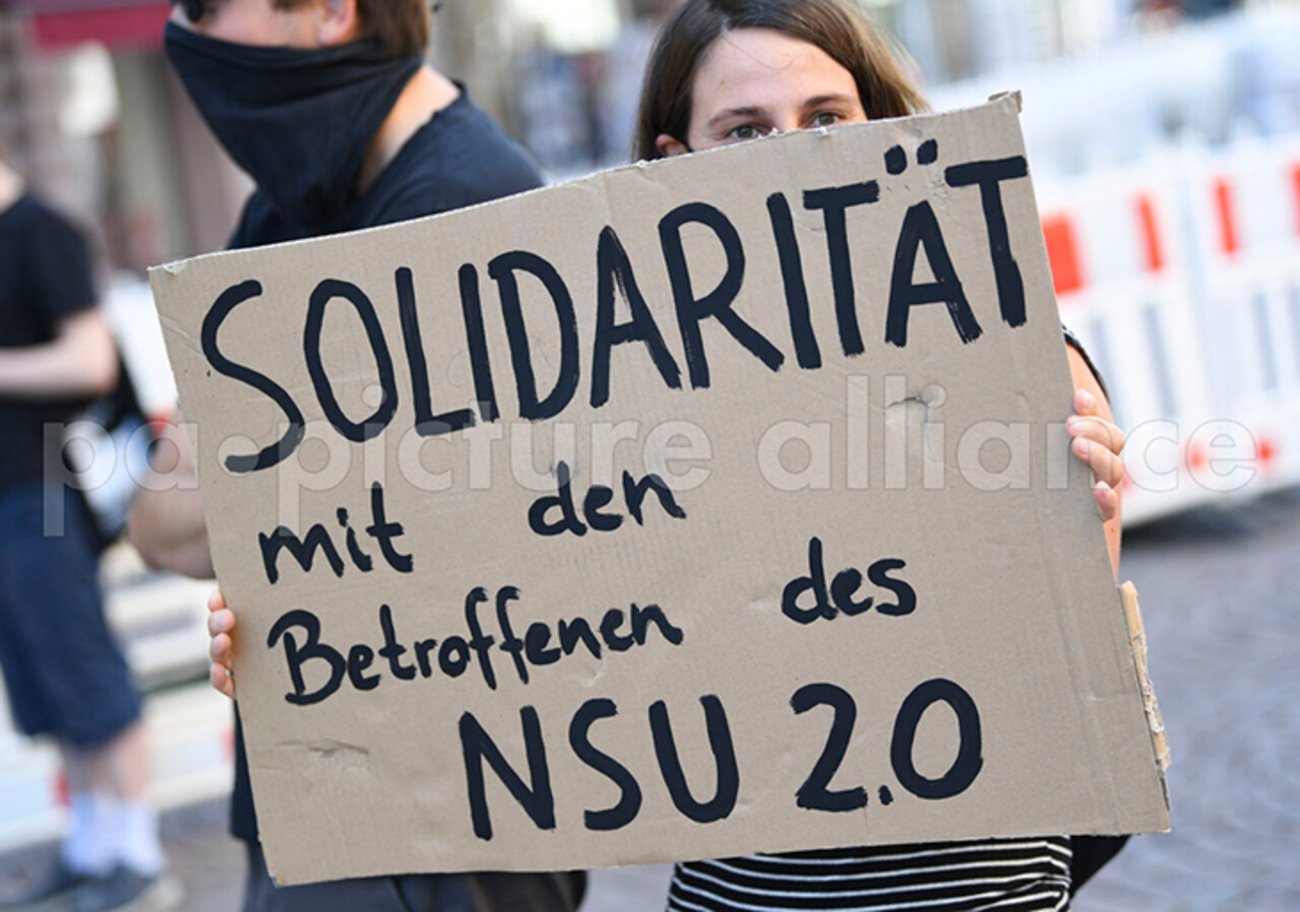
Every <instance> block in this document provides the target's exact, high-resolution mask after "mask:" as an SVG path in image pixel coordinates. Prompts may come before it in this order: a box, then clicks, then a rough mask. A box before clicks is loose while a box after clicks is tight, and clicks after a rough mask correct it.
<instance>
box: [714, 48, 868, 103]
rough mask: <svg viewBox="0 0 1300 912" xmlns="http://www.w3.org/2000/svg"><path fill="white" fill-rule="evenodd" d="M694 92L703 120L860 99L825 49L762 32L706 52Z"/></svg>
mask: <svg viewBox="0 0 1300 912" xmlns="http://www.w3.org/2000/svg"><path fill="white" fill-rule="evenodd" d="M692 88H693V93H692V94H693V100H694V103H695V106H696V108H697V111H698V113H700V114H705V111H704V110H702V109H710V110H712V111H719V110H725V109H730V108H750V107H752V108H769V107H787V106H798V105H802V104H804V103H805V102H806V101H808V100H809V99H813V98H818V97H825V96H836V95H848V96H851V97H852V98H854V99H855V100H856V98H857V83H856V82H855V81H854V78H853V74H852V73H850V72H849V71H848V70H847V69H845V68H844V67H842V66H840V64H838V63H837V62H836V61H835V60H834V58H832V57H831V56H830V55H829V54H827V53H826V52H825V51H823V50H822V49H821V48H819V47H817V46H816V45H815V44H811V43H809V42H807V41H804V40H802V39H800V38H795V37H793V36H792V35H787V34H785V33H784V32H779V31H776V30H775V29H759V28H752V29H736V30H734V31H730V32H726V33H724V34H723V35H721V36H720V37H719V38H718V40H717V41H715V42H714V43H713V44H712V46H710V47H709V49H708V50H707V51H705V53H704V57H703V59H702V60H701V62H700V66H699V68H698V70H697V71H696V75H695V84H694V86H693V87H692ZM706 116H711V115H706Z"/></svg>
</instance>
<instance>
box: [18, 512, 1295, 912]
mask: <svg viewBox="0 0 1300 912" xmlns="http://www.w3.org/2000/svg"><path fill="white" fill-rule="evenodd" d="M1124 576H1125V577H1127V578H1129V579H1132V580H1133V581H1134V582H1135V583H1137V586H1138V589H1139V591H1140V592H1141V594H1142V600H1143V602H1142V604H1143V611H1144V616H1145V620H1146V626H1147V633H1148V637H1149V640H1150V643H1151V674H1152V677H1153V679H1154V681H1155V685H1156V688H1157V693H1158V695H1159V698H1160V706H1161V710H1162V711H1163V713H1164V717H1165V722H1166V724H1167V726H1168V730H1169V737H1170V742H1171V745H1172V748H1173V753H1174V765H1173V768H1172V769H1171V770H1170V774H1169V782H1170V789H1171V791H1172V795H1173V802H1174V832H1173V833H1172V834H1171V835H1167V836H1148V837H1142V838H1139V839H1135V840H1134V841H1133V842H1132V843H1131V844H1130V846H1129V848H1128V849H1127V850H1126V851H1125V852H1124V854H1123V855H1121V856H1120V857H1119V859H1117V860H1116V861H1115V862H1114V863H1112V864H1111V865H1110V866H1109V867H1108V868H1107V869H1106V870H1105V871H1104V872H1103V873H1102V874H1101V875H1099V876H1098V878H1097V879H1096V880H1095V881H1094V882H1093V883H1091V884H1089V886H1088V887H1087V888H1086V889H1085V890H1084V892H1083V893H1082V894H1081V895H1080V897H1079V901H1078V902H1077V903H1076V905H1075V908H1076V909H1078V910H1081V912H1107V910H1124V912H1127V910H1142V912H1160V910H1170V912H1174V910H1177V912H1184V910H1186V912H1197V910H1206V912H1209V910H1213V912H1238V910H1249V912H1273V910H1277V912H1287V910H1297V909H1300V768H1298V767H1297V763H1296V758H1297V756H1298V755H1300V711H1297V710H1296V709H1295V708H1294V707H1293V705H1292V704H1293V703H1294V701H1296V700H1297V699H1298V698H1300V662H1297V660H1296V657H1297V656H1300V598H1297V593H1298V592H1300V491H1292V492H1289V493H1287V494H1283V495H1278V496H1274V497H1272V498H1269V499H1268V500H1266V501H1263V502H1261V503H1257V504H1254V505H1252V506H1250V507H1247V508H1244V509H1237V510H1233V511H1231V512H1223V513H1217V512H1202V513H1197V514H1194V515H1191V516H1188V517H1182V518H1179V519H1176V520H1172V521H1168V522H1165V523H1161V524H1159V525H1158V526H1154V527H1150V528H1147V529H1143V530H1140V531H1139V532H1137V533H1136V534H1133V535H1131V536H1130V537H1129V539H1128V541H1127V542H1126V544H1125V558H1124ZM223 821H224V809H223V808H222V807H220V806H219V805H206V806H203V807H199V808H192V809H189V810H186V811H182V812H179V813H175V814H171V815H169V817H168V819H167V822H166V831H167V841H168V849H169V852H170V854H171V858H172V860H173V863H174V864H175V866H176V868H177V870H178V871H179V872H180V873H181V875H182V876H183V877H184V879H185V881H186V886H187V890H188V893H189V900H188V902H187V904H186V906H185V908H186V909H187V910H192V912H229V910H233V909H235V908H237V895H238V891H237V883H236V882H237V880H238V877H239V871H240V868H241V861H240V858H239V851H238V849H237V847H236V845H235V844H234V843H233V842H232V841H231V840H230V839H229V838H228V837H226V836H225V834H224V830H223ZM38 858H39V853H37V852H31V851H29V852H24V853H19V854H16V855H11V856H9V857H7V858H6V857H0V889H4V888H8V887H10V886H12V885H14V884H15V883H16V882H17V881H18V880H19V879H21V878H22V876H23V875H24V872H25V871H26V870H29V869H30V868H32V867H33V866H34V865H35V864H36V863H37V861H38ZM666 874H667V872H666V869H664V868H635V869H624V870H618V871H602V872H597V873H596V874H595V875H594V877H593V881H592V890H591V893H590V896H589V900H588V902H587V905H586V909H587V910H591V912H601V910H611V912H612V910H617V912H642V910H645V912H650V910H654V909H658V908H661V902H662V897H663V895H664V882H665V878H666Z"/></svg>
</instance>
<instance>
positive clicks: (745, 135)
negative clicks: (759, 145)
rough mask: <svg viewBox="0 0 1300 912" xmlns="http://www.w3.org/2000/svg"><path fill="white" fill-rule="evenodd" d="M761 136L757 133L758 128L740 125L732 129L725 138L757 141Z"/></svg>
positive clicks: (751, 125) (752, 125) (750, 125)
mask: <svg viewBox="0 0 1300 912" xmlns="http://www.w3.org/2000/svg"><path fill="white" fill-rule="evenodd" d="M762 135H763V134H762V133H761V132H760V131H759V129H758V127H756V126H755V125H754V124H741V125H740V126H738V127H735V128H733V129H732V131H731V132H730V133H728V134H727V138H728V139H739V140H745V139H758V138H759V137H760V136H762Z"/></svg>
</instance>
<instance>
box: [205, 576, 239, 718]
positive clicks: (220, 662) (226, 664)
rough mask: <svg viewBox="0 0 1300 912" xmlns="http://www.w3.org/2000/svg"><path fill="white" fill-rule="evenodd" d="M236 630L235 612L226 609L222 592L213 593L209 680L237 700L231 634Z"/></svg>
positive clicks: (209, 619) (210, 621)
mask: <svg viewBox="0 0 1300 912" xmlns="http://www.w3.org/2000/svg"><path fill="white" fill-rule="evenodd" d="M234 629H235V612H233V611H231V610H230V609H229V608H227V607H226V599H225V596H223V595H222V594H221V593H220V592H214V593H212V595H211V597H210V598H209V599H208V636H209V637H211V639H210V641H209V642H208V655H209V656H211V657H212V665H211V667H210V668H209V669H208V679H209V680H210V681H211V682H212V686H213V687H215V688H216V689H217V690H218V691H220V692H221V693H223V694H225V695H226V696H227V697H229V698H230V699H232V700H233V699H235V671H234V668H233V667H232V666H231V656H232V654H233V651H234V649H233V647H234V642H233V641H232V640H231V636H230V635H231V633H232V632H233V631H234Z"/></svg>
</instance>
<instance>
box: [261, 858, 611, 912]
mask: <svg viewBox="0 0 1300 912" xmlns="http://www.w3.org/2000/svg"><path fill="white" fill-rule="evenodd" d="M245 845H247V847H248V881H247V884H246V886H245V890H244V907H243V909H244V912H576V910H577V908H578V906H579V904H581V902H582V896H583V894H584V893H585V892H586V886H587V876H586V874H585V873H584V872H582V871H568V872H561V873H557V874H549V873H547V874H507V873H481V874H477V873H476V874H407V875H403V876H401V877H366V878H359V879H354V880H340V881H333V882H331V883H323V884H308V885H307V886H302V887H277V886H276V885H275V883H274V882H273V881H272V880H271V876H270V875H269V874H268V873H267V870H266V859H265V858H264V857H263V855H262V847H261V846H260V845H258V844H257V843H256V842H247V843H245Z"/></svg>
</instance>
